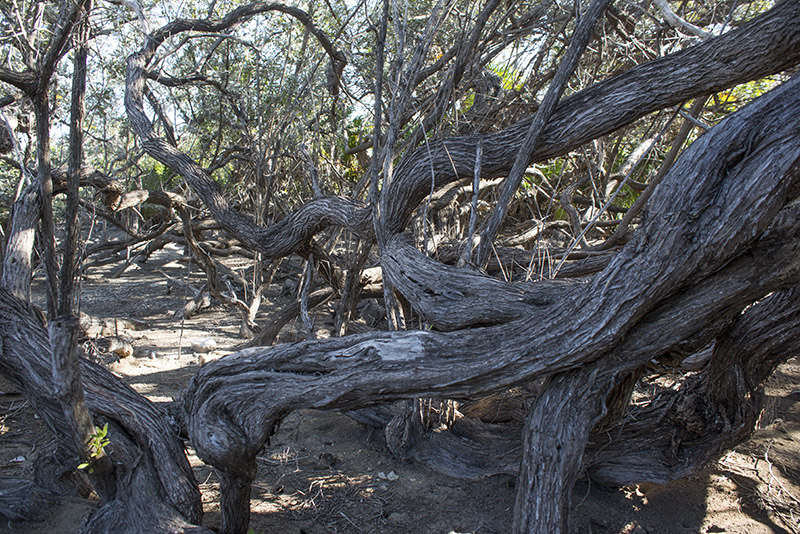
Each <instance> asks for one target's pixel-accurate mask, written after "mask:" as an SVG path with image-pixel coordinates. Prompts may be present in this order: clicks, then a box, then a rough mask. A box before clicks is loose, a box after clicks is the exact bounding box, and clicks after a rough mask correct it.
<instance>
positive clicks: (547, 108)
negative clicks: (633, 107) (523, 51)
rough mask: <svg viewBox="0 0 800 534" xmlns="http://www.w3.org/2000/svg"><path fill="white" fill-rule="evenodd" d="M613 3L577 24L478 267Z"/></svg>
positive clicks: (483, 241)
mask: <svg viewBox="0 0 800 534" xmlns="http://www.w3.org/2000/svg"><path fill="white" fill-rule="evenodd" d="M610 1H611V0H594V2H592V5H591V6H589V9H587V10H586V13H584V14H583V16H582V17H581V19H580V21H578V26H577V28H575V32H574V33H573V35H572V42H570V44H569V48H568V49H567V52H566V54H565V56H564V60H563V61H562V62H561V64H560V65H559V66H558V71H557V72H556V75H555V77H554V78H553V82H552V84H551V85H550V87H549V88H548V89H547V93H546V94H545V96H544V99H542V104H541V106H539V109H538V110H537V111H536V115H535V116H534V118H533V122H531V125H530V127H529V128H528V133H527V135H526V136H525V140H524V141H523V143H522V146H521V147H520V150H519V153H518V154H517V157H516V159H515V160H514V165H513V167H511V171H510V172H509V173H508V176H507V177H506V179H505V180H504V181H503V185H502V187H501V190H500V198H499V199H498V200H497V205H496V206H495V209H494V211H493V212H492V214H491V216H490V217H489V219H488V220H487V221H486V225H485V226H484V228H483V231H482V232H481V235H480V237H479V243H478V252H477V255H476V257H475V263H476V264H477V265H479V266H483V265H484V264H485V263H486V261H487V260H488V256H489V252H490V250H491V246H490V245H491V243H492V241H493V240H494V238H495V236H496V235H497V232H498V231H499V230H500V225H501V224H502V222H503V219H505V216H506V213H507V212H508V206H509V204H510V203H511V199H512V197H513V196H514V194H515V193H516V191H517V189H519V186H520V184H521V183H522V178H523V176H524V175H525V169H527V168H528V163H529V162H530V160H531V157H532V156H533V153H534V151H535V150H536V149H537V148H538V145H539V138H540V137H541V135H542V132H543V131H544V127H545V125H546V124H547V121H548V120H549V119H550V116H551V115H552V114H553V110H555V107H556V104H558V100H559V99H560V98H561V94H562V93H563V92H564V88H565V87H566V85H567V82H568V81H569V79H570V77H571V76H572V73H573V71H574V70H575V68H576V67H577V66H578V60H579V59H580V57H581V55H582V54H583V50H584V49H585V48H586V45H587V44H588V43H589V40H590V39H591V37H592V29H593V28H594V25H595V23H596V22H597V19H599V18H600V16H601V15H602V14H603V12H604V11H605V9H606V6H607V5H608V4H609V3H610Z"/></svg>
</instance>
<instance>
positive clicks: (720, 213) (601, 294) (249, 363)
mask: <svg viewBox="0 0 800 534" xmlns="http://www.w3.org/2000/svg"><path fill="white" fill-rule="evenodd" d="M798 100H800V76H795V77H794V78H793V79H792V80H790V81H789V82H787V83H785V84H784V85H782V86H781V87H779V88H777V89H775V90H773V91H772V92H770V93H768V94H767V95H765V96H763V97H762V98H760V99H759V100H758V101H756V102H754V103H753V104H751V105H750V106H748V107H746V108H744V109H742V110H741V111H740V112H738V113H736V114H734V115H732V116H731V117H729V118H728V119H726V120H725V121H723V122H722V123H720V125H718V126H717V127H716V128H714V129H713V130H711V131H710V132H708V133H707V134H706V135H704V136H703V137H701V138H700V139H699V140H698V141H696V142H695V143H694V144H693V145H692V147H690V148H689V149H688V150H687V151H686V152H685V153H684V155H683V156H682V157H681V158H680V160H679V162H678V163H677V164H676V165H675V167H674V168H673V169H672V170H671V171H670V173H669V174H668V175H667V176H666V177H665V178H664V181H663V182H662V184H661V185H660V187H659V188H658V190H657V191H656V193H655V195H654V197H653V203H652V205H653V208H652V209H651V211H650V213H649V217H648V219H647V220H646V221H645V222H644V223H643V224H642V225H641V227H640V228H639V229H638V230H637V232H636V234H635V236H634V238H633V239H632V240H631V241H630V242H629V243H628V244H627V246H626V247H625V248H624V249H623V250H622V251H621V252H620V253H619V254H618V255H617V256H616V257H615V258H614V260H612V262H611V264H610V265H609V266H608V267H607V268H606V269H605V270H603V271H602V272H601V273H599V274H597V275H596V276H594V277H593V278H592V279H591V280H589V281H588V282H586V283H585V284H581V285H579V286H577V287H576V286H574V285H567V286H563V285H560V284H557V283H546V284H541V286H540V287H541V288H542V290H543V291H544V294H545V295H547V297H548V298H547V299H545V300H544V301H543V302H538V303H537V302H535V300H531V304H528V305H529V306H531V308H530V309H529V312H528V313H527V314H526V315H527V317H525V318H523V319H519V320H516V321H511V322H508V323H506V324H502V325H498V326H494V327H485V328H475V329H470V330H462V331H457V332H453V333H440V332H432V331H418V332H389V333H376V334H367V335H360V336H352V337H348V338H344V339H329V340H320V341H310V342H305V343H301V344H296V345H291V346H281V347H274V348H271V349H249V350H245V351H242V352H240V353H237V354H234V355H230V356H228V357H226V358H224V359H221V360H218V361H216V362H212V363H210V364H209V365H207V366H205V367H203V368H202V369H201V370H200V371H199V372H198V373H197V374H196V375H195V376H194V377H193V379H192V382H191V384H190V386H189V388H188V390H187V391H186V393H185V395H184V399H183V402H184V412H185V416H186V420H187V426H188V430H189V433H190V435H191V437H192V442H193V444H194V445H195V447H196V449H197V451H198V454H199V455H200V456H201V457H202V458H203V459H204V460H205V461H207V462H209V463H211V464H212V465H214V466H215V467H217V468H218V469H220V471H221V472H222V473H223V474H224V476H225V477H226V479H225V484H224V486H223V492H224V493H225V492H229V496H228V497H226V496H224V495H223V499H224V501H225V502H226V503H229V504H230V505H231V508H225V509H223V511H222V513H223V524H224V525H227V527H226V528H227V529H226V530H224V531H225V532H242V531H243V529H244V525H245V524H246V517H247V513H248V511H247V506H246V499H245V495H246V493H247V489H246V488H247V487H248V486H249V484H250V480H251V478H252V470H251V468H250V467H249V466H251V465H252V463H253V461H254V458H255V455H256V454H257V453H258V451H259V450H260V449H261V448H262V447H263V446H264V444H265V443H266V441H267V439H268V437H269V435H270V433H271V431H272V430H273V429H274V428H275V427H276V425H277V424H278V422H279V421H280V420H281V418H282V417H284V416H285V415H286V413H288V412H289V411H290V410H293V409H297V408H301V407H312V408H327V409H332V408H337V409H353V408H359V407H364V406H368V405H371V404H375V403H383V402H387V401H391V400H395V399H401V398H413V397H416V396H439V397H459V396H467V395H475V394H479V393H484V392H490V391H493V390H497V389H499V388H503V387H509V386H513V385H515V384H519V383H522V382H526V381H530V380H531V379H533V378H536V377H538V376H543V375H546V374H552V373H556V372H563V371H568V370H570V369H575V368H579V367H580V368H582V369H581V371H580V373H581V374H582V376H583V377H584V379H585V380H584V381H585V383H586V384H587V385H588V386H589V387H590V388H591V386H592V384H591V381H590V380H588V379H586V377H591V376H593V373H597V375H598V376H601V377H609V378H613V377H614V376H618V375H619V376H623V375H627V374H628V373H629V372H630V371H631V370H632V369H635V368H637V367H638V366H640V365H643V364H645V363H647V362H648V361H649V360H650V358H652V357H653V349H654V348H655V346H654V342H655V340H654V339H653V337H652V336H654V335H657V336H658V342H659V343H661V346H663V347H665V349H664V350H665V351H667V350H669V348H670V347H674V346H676V345H678V344H680V343H682V342H684V341H685V340H687V339H693V338H696V337H698V336H701V335H702V334H703V333H704V332H705V331H707V330H710V329H711V330H713V328H714V327H717V328H718V327H719V324H720V321H721V320H722V319H723V318H725V317H727V318H731V317H733V316H734V315H736V314H737V313H738V312H739V311H740V310H742V309H743V308H745V307H746V306H747V305H749V304H750V303H752V302H754V301H756V300H758V299H759V298H761V297H763V296H764V295H766V294H768V293H769V292H771V291H774V290H776V289H780V288H781V287H785V286H786V285H787V284H795V283H797V282H798V275H799V274H800V271H799V268H800V265H798V262H797V259H796V258H797V254H796V251H797V249H796V247H797V246H798V236H797V233H796V231H795V230H794V229H795V228H796V223H797V220H798V219H797V217H798V211H797V209H788V210H785V211H784V212H783V213H782V214H781V216H780V217H778V218H777V219H776V215H777V214H778V213H779V211H780V210H781V209H782V208H783V207H784V206H785V205H786V204H787V202H789V201H790V200H792V199H794V198H795V197H796V195H797V192H798V189H799V187H800V165H799V163H800V106H796V105H795V104H796V102H797V101H798ZM771 224H773V227H772V228H770V230H769V231H766V230H767V229H768V228H769V227H770V225H771ZM765 231H766V232H765ZM394 242H396V240H394V241H390V242H389V243H387V249H392V247H393V243H394ZM403 250H405V252H404V253H405V254H413V253H414V252H413V251H412V250H410V249H403ZM753 251H757V252H758V255H755V254H754V253H753ZM397 252H398V251H397V250H391V251H389V252H388V253H389V254H392V253H397ZM765 257H768V258H770V263H769V264H766V262H765V260H764V258H765ZM475 283H476V284H477V283H478V282H477V281H475ZM462 289H463V286H462ZM559 291H560V294H558V293H559ZM534 293H535V289H534ZM466 294H469V292H466ZM464 295H465V293H464V292H461V293H458V294H451V295H449V298H450V299H451V300H455V301H458V299H459V297H463V296H464ZM470 298H471V297H470ZM712 311H713V313H712ZM660 314H668V316H669V317H671V318H673V321H674V318H675V317H680V318H681V321H678V323H677V324H678V325H679V327H672V328H670V327H666V326H665V325H664V323H663V322H659V317H660ZM497 339H503V340H504V343H503V344H502V345H500V346H498V344H497V343H495V342H494V340H497ZM609 378H603V379H602V380H601V381H599V382H598V390H597V391H596V392H595V391H594V390H593V389H590V390H589V392H590V393H589V394H587V395H586V396H585V397H580V396H573V397H570V390H569V388H566V387H565V388H563V389H558V385H559V384H564V383H568V382H570V383H571V382H572V381H573V380H574V379H570V380H568V381H567V382H561V381H559V380H554V381H551V382H550V384H551V388H556V389H551V390H548V388H546V389H545V391H544V392H543V393H542V399H543V400H542V401H541V402H542V404H540V405H538V406H541V408H540V409H541V410H546V411H550V410H555V411H554V412H553V414H555V413H556V412H557V411H558V410H557V409H556V408H554V407H558V406H561V401H564V400H565V399H566V402H565V404H564V406H565V407H566V411H565V412H564V413H560V414H559V416H558V417H559V421H563V422H564V424H565V425H567V426H573V427H575V428H577V430H576V432H575V433H574V434H573V433H566V432H565V433H564V434H558V435H556V436H554V437H553V438H552V439H551V440H549V441H548V440H544V441H542V440H543V439H544V438H542V437H541V436H539V434H537V433H536V432H534V430H535V429H536V428H537V427H536V424H537V421H543V420H545V417H544V416H543V414H538V415H537V414H533V415H531V418H530V428H531V430H530V431H529V432H528V435H529V439H528V443H529V445H531V446H534V445H535V446H536V447H537V450H539V451H541V450H544V449H545V448H550V447H553V446H555V447H556V448H558V447H561V448H562V449H564V450H565V451H569V450H572V451H580V450H582V448H583V446H584V444H585V441H586V439H587V438H588V435H589V430H590V429H591V427H592V425H593V423H594V421H596V420H597V419H598V418H599V417H600V415H601V414H602V409H600V408H599V405H598V403H602V401H603V400H604V399H603V395H601V394H600V393H602V392H604V391H605V389H607V388H603V387H600V385H602V384H604V383H605V384H610V383H611V382H608V380H609ZM598 395H599V396H598ZM584 398H588V399H599V400H597V402H589V403H588V405H587V404H584V403H582V402H580V401H581V399H584ZM548 399H552V400H548ZM559 399H561V401H559ZM554 403H555V404H554ZM543 413H544V412H543ZM554 416H555V415H554ZM568 421H570V423H569V424H568V423H567V422H568ZM576 457H577V458H579V454H577V455H566V454H565V455H564V456H563V457H561V458H554V459H553V461H556V462H557V465H554V466H553V470H552V471H549V472H547V473H545V474H546V475H547V476H549V477H550V478H549V479H546V480H545V481H544V482H542V483H541V484H522V485H521V487H520V496H519V498H518V502H520V503H528V504H531V503H539V505H540V506H541V507H542V508H541V510H542V512H541V513H542V514H545V512H546V515H547V517H551V518H557V519H558V521H557V523H558V524H559V525H561V524H563V518H564V513H563V510H564V505H563V504H562V499H563V498H564V495H566V493H567V492H566V488H568V487H569V485H570V484H569V483H570V478H574V476H575V474H576V473H577V472H578V468H579V460H575V458H576ZM525 458H527V460H526V463H525V464H524V466H523V470H522V471H523V473H538V472H539V471H538V468H537V466H536V465H535V462H536V461H537V458H536V457H534V455H527V456H525ZM558 462H560V463H558ZM552 488H557V491H556V494H559V495H561V496H562V497H561V499H556V498H555V497H554V495H553V494H552V493H551V490H552ZM531 509H532V510H533V509H535V508H531ZM225 516H228V517H227V518H226V517H225ZM516 525H517V526H518V529H519V531H531V532H537V531H538V530H537V529H542V528H545V527H542V526H541V525H540V523H538V522H535V521H531V520H530V518H529V517H528V512H527V511H526V510H521V511H518V512H517V521H516ZM541 531H542V532H546V530H541Z"/></svg>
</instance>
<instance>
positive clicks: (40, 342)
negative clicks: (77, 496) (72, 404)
mask: <svg viewBox="0 0 800 534" xmlns="http://www.w3.org/2000/svg"><path fill="white" fill-rule="evenodd" d="M0 339H1V340H2V347H3V350H2V356H0V371H1V372H2V373H3V374H4V376H6V377H7V378H9V379H10V380H12V381H13V382H14V383H16V384H18V386H19V387H20V388H21V390H22V391H23V393H24V394H25V396H26V397H27V398H28V399H29V401H30V402H31V404H32V405H33V406H34V408H35V409H36V411H37V412H38V413H39V415H40V416H41V417H42V420H43V421H44V422H45V424H47V426H48V427H49V428H50V429H51V430H52V431H53V433H54V435H55V436H57V437H58V438H59V439H61V440H62V442H63V444H64V445H65V446H66V447H67V449H68V450H70V451H71V453H72V454H73V455H74V457H75V465H76V466H77V464H78V454H77V451H76V448H75V444H74V442H73V440H72V429H71V428H70V426H69V424H68V422H67V420H66V418H65V417H64V415H63V413H62V411H61V406H60V404H59V403H58V401H57V397H56V396H55V394H54V384H53V377H52V372H51V366H50V343H49V340H48V336H47V331H46V330H45V328H44V324H43V319H42V317H41V314H40V312H38V311H37V310H35V309H34V308H33V307H32V306H30V305H29V304H27V303H26V302H24V301H21V300H20V299H18V298H16V297H14V296H13V295H12V294H11V293H9V292H8V291H7V290H5V289H4V288H0ZM81 374H82V381H83V386H84V395H85V398H86V405H87V407H88V408H89V411H90V412H91V413H92V414H93V416H94V417H95V418H101V419H105V420H111V421H116V422H117V424H118V425H119V426H118V427H116V428H118V429H119V430H118V431H114V430H111V431H110V432H109V437H110V439H111V445H110V446H109V449H110V456H111V458H112V461H114V463H115V465H116V488H115V490H116V498H115V499H114V500H112V501H110V502H109V503H108V504H106V506H105V507H104V508H103V509H101V510H106V511H111V510H117V511H116V512H113V514H112V515H107V516H105V519H104V520H102V521H99V522H95V523H92V525H94V526H93V527H92V528H89V529H87V532H130V533H142V534H144V533H150V532H182V531H192V529H193V528H194V527H190V525H189V523H198V522H199V521H200V518H201V515H202V506H201V503H200V492H199V490H198V488H197V483H196V482H195V480H194V476H193V475H192V471H191V467H190V466H189V462H188V460H187V459H186V455H185V453H184V450H183V444H182V442H181V441H180V438H179V437H178V435H177V433H176V430H175V429H174V428H173V427H172V426H171V425H170V422H169V417H168V415H167V414H166V412H164V411H163V410H162V409H161V408H159V407H157V406H156V405H154V404H152V403H151V402H149V401H148V400H147V399H145V398H144V397H142V396H141V395H139V394H138V393H136V392H135V391H133V390H132V389H131V388H130V387H128V386H127V385H125V384H124V383H123V382H122V381H121V380H120V379H119V378H117V377H116V376H114V375H113V374H111V373H110V372H109V371H107V370H106V369H105V368H103V367H101V366H99V365H97V364H94V363H92V362H89V361H88V360H81ZM131 481H133V483H131ZM137 499H138V500H137ZM137 502H138V503H140V505H141V506H140V508H139V510H138V511H137V510H136V509H135V507H134V506H133V504H135V503H137ZM129 504H130V506H129ZM145 510H146V512H145ZM103 513H106V512H105V511H104V512H103ZM129 513H130V514H131V515H130V516H127V515H126V514H129ZM136 514H141V515H140V516H137V515H136ZM133 518H136V520H133ZM117 520H118V522H117ZM187 521H188V522H187ZM164 525H183V527H181V528H177V527H176V528H175V529H173V530H169V528H167V527H165V526H164ZM184 527H185V528H186V529H188V530H183V528H184ZM160 529H161V530H160ZM195 531H197V532H200V531H201V530H195ZM202 531H205V532H208V531H207V530H204V529H203V530H202Z"/></svg>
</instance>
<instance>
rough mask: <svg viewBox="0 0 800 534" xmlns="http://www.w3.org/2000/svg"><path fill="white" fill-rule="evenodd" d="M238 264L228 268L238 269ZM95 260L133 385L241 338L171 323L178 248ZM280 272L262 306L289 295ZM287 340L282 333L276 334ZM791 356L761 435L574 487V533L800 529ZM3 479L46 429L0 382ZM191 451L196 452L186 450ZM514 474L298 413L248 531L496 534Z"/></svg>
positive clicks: (97, 306) (181, 274) (214, 509)
mask: <svg viewBox="0 0 800 534" xmlns="http://www.w3.org/2000/svg"><path fill="white" fill-rule="evenodd" d="M233 266H234V267H236V266H235V265H233ZM115 267H116V266H111V267H103V268H96V269H91V270H90V271H89V273H88V276H87V278H86V280H85V282H84V285H83V297H82V298H83V303H82V305H83V310H84V311H85V312H87V313H90V314H92V315H95V316H99V317H110V318H113V317H118V318H126V317H130V318H134V319H139V320H143V321H146V322H147V324H148V328H146V329H144V330H140V331H129V332H124V334H125V335H127V336H129V337H130V338H131V341H132V343H133V345H134V347H136V349H137V352H136V355H134V356H131V357H128V358H124V359H122V360H121V361H119V362H116V363H111V364H110V368H111V369H112V370H113V371H114V372H115V373H117V374H119V375H121V376H123V377H124V378H125V379H126V380H127V381H128V383H129V384H131V385H132V386H133V387H134V388H135V389H136V390H138V391H139V392H141V393H142V394H144V395H146V396H147V397H149V398H150V399H152V400H153V401H154V402H168V401H170V400H172V399H173V398H176V397H178V396H179V395H180V391H181V389H182V388H183V387H184V386H185V384H186V383H187V382H188V380H189V378H190V377H191V375H192V373H193V372H194V370H196V369H197V365H198V355H196V354H194V353H193V352H192V351H191V342H192V340H194V339H198V338H207V337H211V338H213V339H214V340H215V341H216V343H217V345H218V346H219V347H220V348H221V349H220V350H217V351H215V352H214V353H212V356H222V355H224V354H225V353H227V350H222V349H228V348H230V347H233V346H235V345H237V344H238V343H241V342H242V340H241V339H240V338H239V337H238V320H237V316H236V314H235V313H231V312H228V311H226V310H224V309H222V308H220V307H216V308H212V309H210V310H207V311H205V312H202V313H200V314H199V315H197V316H195V317H193V318H191V319H188V320H186V321H183V322H182V321H181V320H180V319H177V320H176V319H175V315H174V313H175V311H176V310H178V309H180V308H181V307H182V305H183V303H184V302H185V300H186V298H187V296H186V295H185V292H184V291H183V290H180V289H179V290H174V291H172V292H169V291H168V284H167V280H168V276H169V277H172V278H175V279H180V280H188V281H190V282H192V283H194V284H195V285H199V284H200V283H201V275H200V273H198V272H194V273H192V274H191V275H187V262H185V261H182V257H181V252H180V250H178V249H176V248H173V249H167V250H165V251H162V252H160V253H159V254H158V255H157V256H155V257H154V258H153V259H152V260H151V261H150V262H148V263H147V264H146V266H145V268H140V267H138V266H132V267H131V268H129V269H128V270H126V271H125V272H124V273H123V274H122V275H121V276H118V277H116V278H109V275H110V273H111V272H112V271H113V270H114V268H115ZM286 276H296V274H294V273H288V274H287V273H282V274H281V275H280V276H279V277H278V278H276V281H275V284H274V285H273V287H272V289H273V291H272V292H271V293H270V295H269V297H270V299H272V300H269V299H268V301H267V302H265V304H264V305H263V307H262V309H263V310H264V311H265V313H269V311H270V310H274V309H275V308H276V306H278V305H280V303H281V302H285V299H286V297H285V296H282V291H281V289H282V284H283V282H284V279H285V277H286ZM285 335H286V336H291V333H287V334H285ZM798 390H800V360H798V359H797V358H795V359H794V360H792V361H790V362H788V363H787V364H785V365H783V366H782V367H781V368H780V369H779V370H778V372H777V374H776V375H775V376H774V378H773V379H772V380H771V382H770V384H769V387H768V394H769V405H768V408H767V410H766V411H765V414H764V416H763V417H762V423H761V425H760V429H759V430H758V431H757V433H756V434H755V435H754V436H753V437H752V438H751V439H750V440H749V441H747V442H746V443H744V444H743V445H742V446H740V447H738V448H737V449H736V450H734V451H731V452H730V453H728V454H727V455H726V456H725V457H724V458H722V459H721V460H719V461H718V462H717V463H716V464H714V465H712V466H709V467H708V468H707V469H705V470H704V471H703V472H701V473H699V474H698V475H697V476H695V477H692V478H689V479H684V480H679V481H676V482H674V483H672V484H669V485H666V486H649V487H627V488H622V489H618V490H613V491H611V490H607V489H601V488H598V487H596V486H592V485H591V484H590V483H588V482H581V483H579V484H578V485H577V486H576V488H575V496H574V503H575V507H574V512H573V519H572V524H573V531H574V532H576V533H578V532H580V533H592V534H601V533H609V534H610V533H626V534H632V533H636V534H644V533H649V534H671V533H714V532H727V533H731V534H762V533H763V534H766V533H791V534H800V500H798V499H800V454H798V452H800V391H798ZM0 391H2V394H0V476H3V477H13V476H22V475H25V474H27V473H30V471H31V469H32V466H31V463H32V461H33V459H34V458H35V456H36V453H37V452H40V451H42V450H45V449H46V447H47V446H48V443H49V439H50V438H49V436H48V433H47V431H46V430H45V429H43V428H42V425H41V424H40V422H39V421H38V420H37V419H36V416H35V413H34V412H33V410H32V409H31V407H30V406H29V405H28V404H27V402H26V401H25V400H24V399H23V398H22V397H21V396H20V395H18V394H16V393H15V392H14V391H13V388H11V386H10V385H8V384H7V383H2V382H0ZM190 452H191V451H190ZM191 461H192V465H193V466H194V467H195V470H196V477H197V479H198V481H199V483H200V487H201V490H202V493H203V503H204V509H205V524H206V525H207V526H209V527H211V528H214V527H216V526H217V525H218V522H219V499H218V497H219V495H218V485H217V482H218V480H217V477H216V475H215V473H214V472H213V470H212V469H210V468H208V467H207V466H205V465H204V464H203V463H202V462H200V461H199V460H198V459H197V458H196V457H194V456H192V457H191ZM514 486H515V481H514V479H513V478H512V477H507V476H497V477H492V478H490V479H487V480H483V481H480V482H464V481H460V480H456V479H453V478H449V477H447V476H444V475H440V474H438V473H435V472H433V471H431V470H430V469H428V468H426V467H425V466H423V465H419V464H414V463H404V462H399V461H398V460H396V459H395V458H393V457H392V455H391V454H390V453H389V452H388V450H387V449H386V448H385V447H384V446H383V444H382V443H381V440H380V436H378V435H374V433H373V432H372V431H370V430H369V429H366V428H364V427H363V426H361V425H359V424H357V423H355V422H354V421H352V420H351V419H349V418H348V417H347V416H345V415H343V414H340V413H328V412H316V411H301V412H296V413H294V414H292V415H291V416H290V417H288V418H287V419H286V420H285V421H284V422H283V424H282V426H281V428H280V430H279V432H278V433H277V434H276V435H275V436H274V439H273V440H272V443H271V444H270V445H269V447H267V448H266V449H265V450H264V451H263V452H262V454H261V456H260V457H259V475H258V479H257V480H256V483H255V486H254V488H253V493H252V501H251V502H252V523H251V526H252V528H253V529H254V531H255V532H257V533H280V534H283V533H297V534H301V533H305V534H316V533H366V532H373V533H387V534H400V533H421V534H422V533H431V534H433V533H436V534H440V533H441V534H450V533H466V532H474V533H505V532H509V531H510V521H511V511H512V508H513V505H514V494H515V487H514ZM95 505H96V502H94V501H92V500H85V499H80V498H78V497H64V498H63V500H62V502H60V503H59V504H57V505H56V506H54V507H53V508H52V509H50V510H47V511H46V512H43V515H42V517H41V521H39V522H36V523H15V522H8V521H4V522H0V533H6V532H9V533H10V532H15V533H20V534H33V533H37V534H56V533H57V534H69V533H73V532H77V530H78V528H79V526H80V523H81V521H82V520H83V518H84V517H85V516H86V515H87V514H88V513H89V512H90V510H91V509H92V507H93V506H95Z"/></svg>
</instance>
